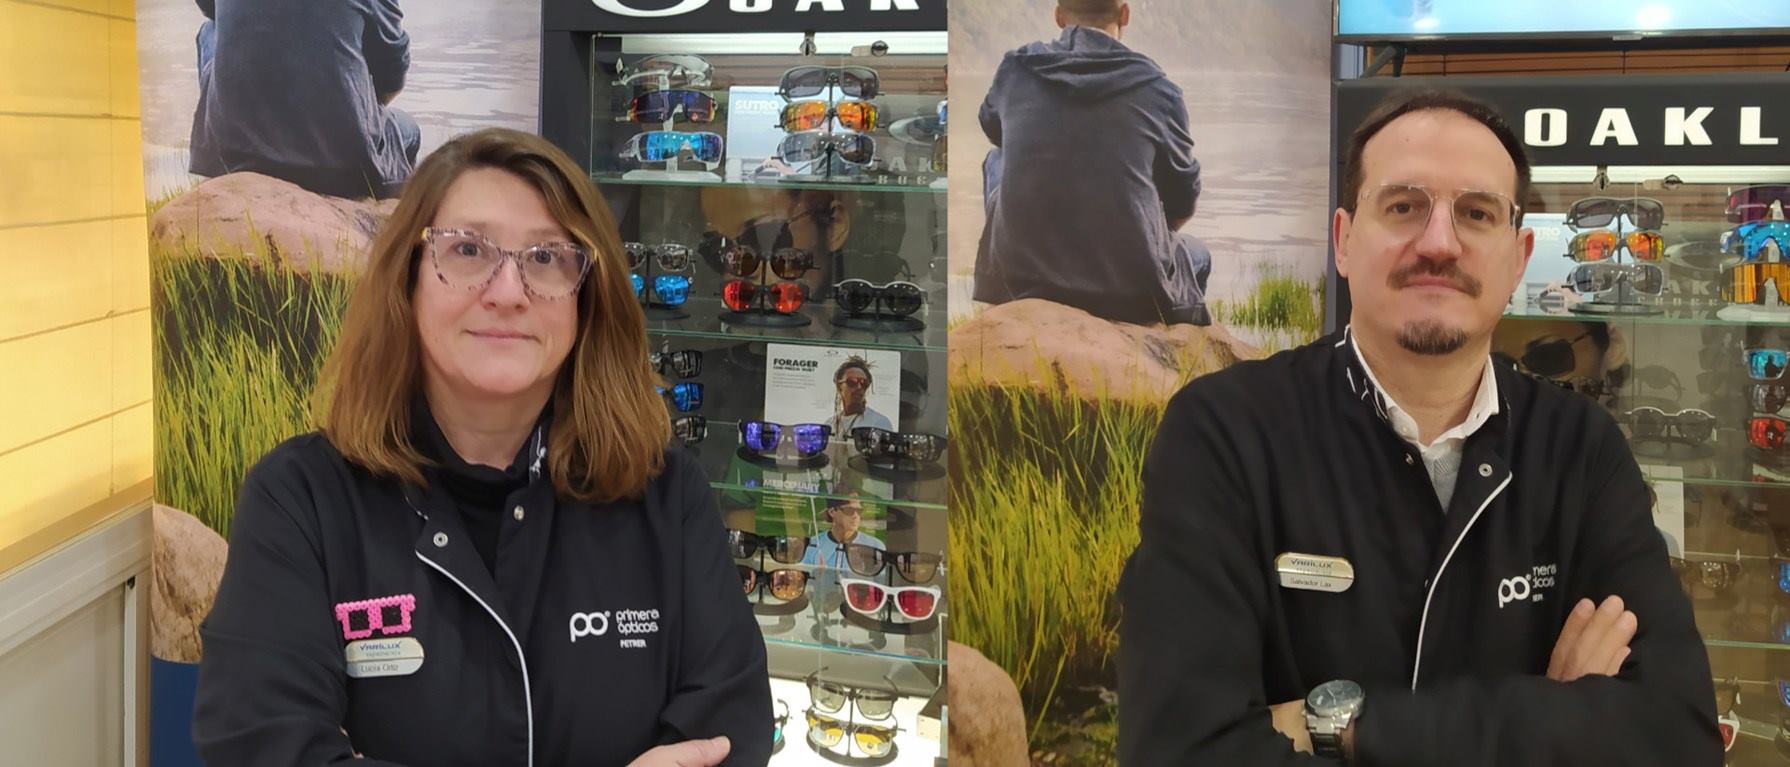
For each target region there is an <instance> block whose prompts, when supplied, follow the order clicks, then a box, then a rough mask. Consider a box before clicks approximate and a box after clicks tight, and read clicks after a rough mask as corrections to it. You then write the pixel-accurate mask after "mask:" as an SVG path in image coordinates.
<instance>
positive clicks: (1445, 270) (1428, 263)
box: [1386, 258, 1485, 298]
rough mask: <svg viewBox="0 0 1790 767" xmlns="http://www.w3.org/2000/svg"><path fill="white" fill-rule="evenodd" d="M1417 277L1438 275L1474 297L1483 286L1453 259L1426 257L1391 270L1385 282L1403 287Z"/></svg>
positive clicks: (1476, 296)
mask: <svg viewBox="0 0 1790 767" xmlns="http://www.w3.org/2000/svg"><path fill="white" fill-rule="evenodd" d="M1418 277H1440V278H1442V279H1445V280H1448V281H1449V283H1450V285H1451V286H1452V287H1453V288H1454V289H1455V290H1459V291H1460V292H1462V293H1465V294H1467V295H1469V296H1472V297H1474V298H1478V297H1479V294H1480V292H1481V291H1482V290H1483V289H1484V287H1485V286H1484V285H1481V284H1480V282H1479V280H1477V279H1475V278H1474V277H1473V275H1471V274H1468V273H1466V272H1463V271H1461V268H1460V267H1459V266H1456V265H1455V263H1454V262H1453V261H1432V260H1430V259H1427V258H1420V259H1418V260H1417V262H1416V263H1413V264H1411V265H1410V266H1407V267H1405V268H1403V269H1400V270H1398V271H1396V272H1393V273H1392V274H1391V275H1389V276H1388V277H1387V278H1386V284H1387V285H1389V286H1391V287H1392V288H1394V289H1398V288H1403V287H1405V286H1406V285H1409V284H1411V282H1412V281H1413V280H1415V279H1416V278H1418Z"/></svg>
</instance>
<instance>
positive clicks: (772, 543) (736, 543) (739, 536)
mask: <svg viewBox="0 0 1790 767" xmlns="http://www.w3.org/2000/svg"><path fill="white" fill-rule="evenodd" d="M808 546H809V538H808V536H806V535H758V534H757V533H748V532H746V531H744V530H733V529H729V530H728V531H727V549H728V551H729V552H730V553H732V554H733V558H734V559H747V558H749V557H753V556H756V555H757V554H758V552H759V551H760V550H763V551H764V553H765V555H766V556H769V557H770V558H771V559H772V560H774V561H777V562H782V563H783V564H786V565H793V564H795V563H797V562H800V561H802V557H803V556H804V555H805V554H806V553H807V552H808Z"/></svg>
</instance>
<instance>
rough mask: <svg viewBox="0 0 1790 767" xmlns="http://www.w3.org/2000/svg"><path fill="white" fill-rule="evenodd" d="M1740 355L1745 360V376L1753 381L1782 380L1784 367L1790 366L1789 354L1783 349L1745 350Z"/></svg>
mask: <svg viewBox="0 0 1790 767" xmlns="http://www.w3.org/2000/svg"><path fill="white" fill-rule="evenodd" d="M1741 354H1742V355H1743V356H1744V357H1745V359H1746V372H1747V375H1749V376H1752V378H1753V380H1755V381H1776V380H1778V379H1779V378H1783V377H1784V367H1785V366H1786V365H1790V352H1786V351H1785V350H1783V349H1747V350H1745V351H1743V352H1741Z"/></svg>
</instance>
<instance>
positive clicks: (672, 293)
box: [653, 274, 690, 306]
mask: <svg viewBox="0 0 1790 767" xmlns="http://www.w3.org/2000/svg"><path fill="white" fill-rule="evenodd" d="M653 297H654V298H656V299H658V303H660V304H663V305H665V306H683V304H684V302H685V301H688V300H690V275H687V274H655V275H653Z"/></svg>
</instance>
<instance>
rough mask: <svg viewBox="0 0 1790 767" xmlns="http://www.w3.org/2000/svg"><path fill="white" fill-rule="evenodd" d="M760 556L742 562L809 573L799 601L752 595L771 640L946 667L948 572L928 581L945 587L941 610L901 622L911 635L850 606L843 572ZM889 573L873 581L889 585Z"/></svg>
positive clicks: (756, 613)
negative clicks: (842, 581) (884, 625)
mask: <svg viewBox="0 0 1790 767" xmlns="http://www.w3.org/2000/svg"><path fill="white" fill-rule="evenodd" d="M812 551H813V550H812V549H810V552H811V553H812ZM760 559H761V557H760V556H754V557H750V558H748V559H743V560H736V561H738V562H740V563H742V564H746V565H749V566H752V567H756V568H759V569H765V570H769V569H771V568H776V567H793V568H795V569H800V570H806V571H807V572H808V573H809V580H808V588H807V591H806V593H805V594H804V595H803V596H802V597H801V598H800V599H798V600H797V601H796V602H794V603H790V604H778V603H775V602H769V603H767V602H766V597H765V595H764V592H763V591H759V592H755V593H754V594H750V595H747V597H746V599H747V600H748V601H749V602H751V603H752V610H753V615H754V616H756V617H757V618H758V628H759V631H760V632H762V633H763V634H764V638H765V641H766V642H767V643H770V644H774V645H782V646H784V647H792V648H807V649H819V650H823V651H826V652H831V653H842V654H848V655H858V656H864V657H871V658H882V659H890V660H899V661H905V662H909V663H914V664H919V665H931V666H942V665H945V659H946V658H945V640H946V638H947V634H948V629H947V627H948V625H949V623H950V615H949V614H948V611H949V607H950V595H949V593H948V592H946V591H945V581H946V578H947V573H946V572H945V571H944V570H940V571H939V573H938V577H937V578H936V579H934V581H933V582H931V583H929V584H926V585H931V586H936V587H938V588H939V589H940V591H941V597H940V600H939V606H938V611H937V612H936V613H935V614H934V615H933V617H931V618H928V619H927V620H926V621H924V622H921V623H917V624H896V625H898V626H906V625H911V626H912V627H913V629H914V633H911V634H910V633H904V630H903V629H897V630H894V631H885V630H882V625H881V624H879V623H878V622H876V621H875V620H874V619H869V618H865V617H864V616H860V615H859V614H858V613H856V612H854V611H852V610H850V608H847V607H846V606H845V594H844V591H843V590H842V589H841V588H840V586H839V574H840V571H839V570H837V569H835V568H831V567H824V566H818V565H807V564H798V565H786V564H781V563H777V562H775V561H773V560H771V559H769V558H768V557H765V558H763V561H762V562H761V561H760ZM852 577H859V576H856V575H853V576H852ZM889 577H890V576H888V575H886V574H885V575H882V576H877V577H875V578H871V580H875V581H877V582H878V583H884V582H886V581H887V579H888V578H889ZM895 580H896V582H897V584H898V585H906V584H904V583H902V582H901V581H900V579H899V578H896V579H895Z"/></svg>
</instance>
